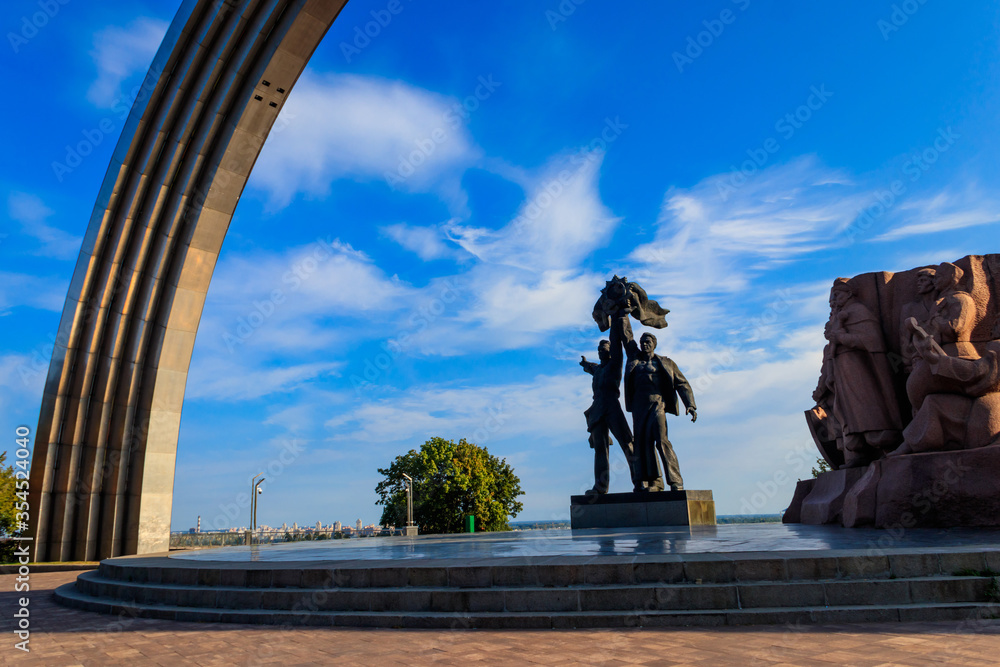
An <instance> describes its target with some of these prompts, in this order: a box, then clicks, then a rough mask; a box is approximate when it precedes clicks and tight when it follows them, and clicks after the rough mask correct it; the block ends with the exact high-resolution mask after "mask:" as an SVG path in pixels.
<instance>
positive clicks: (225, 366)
mask: <svg viewBox="0 0 1000 667" xmlns="http://www.w3.org/2000/svg"><path fill="white" fill-rule="evenodd" d="M343 366H344V363H343V362H329V363H311V364H298V365H293V366H285V365H282V366H277V367H271V368H244V367H240V366H239V365H238V364H235V363H233V362H231V361H229V360H227V359H225V358H220V359H217V360H214V361H206V362H202V363H200V364H196V365H195V366H194V367H193V368H192V371H191V375H190V377H189V379H188V384H187V391H186V393H185V395H186V397H187V398H193V399H203V400H211V401H226V402H231V401H247V400H253V399H257V398H261V397H263V396H269V395H271V394H276V393H283V392H290V391H293V390H295V389H298V388H299V387H301V386H302V385H304V384H306V383H308V382H310V381H312V380H316V379H318V378H320V377H322V376H324V375H330V374H335V373H336V372H337V371H338V370H340V369H341V368H343Z"/></svg>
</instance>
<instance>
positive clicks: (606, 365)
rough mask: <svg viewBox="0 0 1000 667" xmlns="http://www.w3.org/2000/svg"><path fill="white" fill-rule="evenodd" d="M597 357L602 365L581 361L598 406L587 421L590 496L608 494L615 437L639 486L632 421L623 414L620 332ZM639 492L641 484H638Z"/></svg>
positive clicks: (613, 333) (604, 343)
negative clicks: (591, 480) (591, 453)
mask: <svg viewBox="0 0 1000 667" xmlns="http://www.w3.org/2000/svg"><path fill="white" fill-rule="evenodd" d="M597 356H598V358H599V359H600V363H597V364H595V363H594V362H592V361H587V358H586V357H581V360H580V365H581V366H583V370H584V371H586V372H587V373H590V374H591V375H592V376H594V379H593V380H592V382H591V386H592V387H593V390H594V402H593V403H591V405H590V407H589V408H588V409H587V410H586V412H584V416H586V418H587V431H589V432H590V446H591V447H592V448H593V450H594V488H592V489H591V490H590V491H588V492H587V493H588V494H590V493H594V494H604V493H607V492H608V484H609V482H610V478H611V468H610V460H609V456H610V449H611V436H612V435H614V436H615V440H617V441H618V444H619V445H620V446H621V448H622V452H623V453H624V454H625V460H626V461H628V469H629V477H630V479H632V480H633V483H634V484H635V462H634V460H633V451H632V431H630V430H629V427H628V420H627V419H625V413H623V412H622V406H621V403H619V402H618V397H619V396H620V391H619V387H620V385H621V380H622V362H623V358H622V342H621V338H620V332H619V331H618V330H617V329H612V331H611V340H610V341H607V340H602V341H601V342H600V344H599V345H598V346H597ZM635 485H636V490H638V488H639V487H641V484H635Z"/></svg>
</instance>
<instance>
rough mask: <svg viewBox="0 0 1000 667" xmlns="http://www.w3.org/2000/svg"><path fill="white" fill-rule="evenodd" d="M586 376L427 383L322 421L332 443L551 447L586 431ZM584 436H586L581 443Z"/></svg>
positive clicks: (588, 400)
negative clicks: (433, 440)
mask: <svg viewBox="0 0 1000 667" xmlns="http://www.w3.org/2000/svg"><path fill="white" fill-rule="evenodd" d="M587 378H588V376H585V375H583V373H580V374H579V375H577V374H573V375H561V376H538V377H533V378H531V379H527V378H526V379H525V380H524V381H523V382H514V383H509V384H502V385H492V386H479V387H462V386H455V385H452V386H449V385H425V386H422V387H419V388H415V389H410V390H408V391H405V392H400V393H398V394H394V395H392V396H388V397H386V398H382V399H378V400H374V401H369V402H366V403H363V404H361V405H360V406H351V409H350V410H349V411H348V412H345V413H343V414H341V415H338V416H337V417H334V418H332V419H330V420H329V421H327V422H326V427H327V429H329V430H330V431H331V440H332V441H333V442H349V443H355V442H363V443H394V442H401V441H405V440H414V439H416V440H419V441H420V442H423V441H424V440H425V439H426V438H429V437H431V436H432V435H439V436H441V437H444V438H448V439H455V440H457V439H459V438H462V437H465V438H468V439H469V440H470V441H472V442H475V443H476V444H478V445H489V443H490V442H495V441H509V440H511V439H516V438H520V437H524V436H531V437H532V438H533V439H534V438H538V439H541V440H545V441H550V442H551V443H554V442H556V441H564V440H565V439H566V438H567V437H568V438H571V439H573V438H576V434H575V433H574V432H573V431H572V429H567V428H566V424H568V423H570V424H572V423H577V424H578V425H580V426H581V428H582V429H583V431H584V432H586V424H585V422H584V420H583V417H582V414H583V410H585V409H586V408H587V407H588V406H589V405H590V397H591V394H590V382H589V381H588V379H587ZM585 439H586V438H584V440H585Z"/></svg>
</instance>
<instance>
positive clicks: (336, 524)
mask: <svg viewBox="0 0 1000 667" xmlns="http://www.w3.org/2000/svg"><path fill="white" fill-rule="evenodd" d="M333 530H334V532H337V533H339V532H340V522H339V521H334V522H333Z"/></svg>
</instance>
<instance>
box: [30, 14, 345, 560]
mask: <svg viewBox="0 0 1000 667" xmlns="http://www.w3.org/2000/svg"><path fill="white" fill-rule="evenodd" d="M346 2H347V0H184V2H183V4H182V6H181V8H180V10H179V11H178V13H177V15H176V17H175V18H174V21H173V23H172V24H171V26H170V28H169V30H168V32H167V35H166V37H165V39H164V42H163V44H162V46H161V47H160V49H159V52H158V53H157V55H156V57H155V58H154V61H153V65H152V67H151V68H150V71H149V73H148V74H147V76H146V80H145V83H144V85H143V92H142V93H141V94H140V96H139V98H138V99H137V100H136V102H135V104H134V106H133V108H132V111H131V114H130V116H129V119H128V121H127V123H126V125H125V129H124V130H123V132H122V136H121V139H120V140H119V142H118V145H117V147H116V149H115V152H114V155H113V157H112V160H111V165H110V167H109V168H108V172H107V175H106V176H105V179H104V183H103V185H102V187H101V190H100V193H99V195H98V198H97V203H96V205H95V207H94V212H93V215H92V217H91V219H90V224H89V226H88V229H87V234H86V236H85V238H84V241H83V247H82V249H81V251H80V257H79V259H78V260H77V265H76V269H75V271H74V274H73V279H72V282H71V283H70V287H69V292H68V294H67V297H66V305H65V307H64V308H63V314H62V319H61V321H60V324H59V331H58V335H57V338H56V343H55V349H54V351H53V354H52V361H51V364H50V366H49V373H48V377H47V379H46V382H45V392H44V395H43V398H42V406H41V412H40V416H39V420H38V430H37V431H36V434H35V446H34V453H33V457H32V465H31V486H30V489H31V490H30V496H29V501H30V507H31V508H32V510H33V514H32V517H31V532H32V534H33V536H34V538H35V553H34V558H35V560H37V561H65V560H94V559H97V558H108V557H112V556H120V555H128V554H137V553H152V552H158V551H166V550H167V549H168V547H169V541H170V514H171V505H172V500H173V483H174V465H175V461H176V452H177V437H178V433H179V429H180V418H181V407H182V403H183V400H184V388H185V385H186V382H187V374H188V367H189V365H190V362H191V354H192V351H193V349H194V342H195V334H196V333H197V330H198V324H199V322H200V320H201V313H202V308H203V306H204V303H205V296H206V294H207V292H208V287H209V283H210V281H211V279H212V273H213V271H214V268H215V263H216V260H217V258H218V256H219V251H220V250H221V248H222V242H223V239H224V238H225V235H226V231H227V230H228V228H229V223H230V220H231V219H232V216H233V212H234V211H235V209H236V205H237V203H238V202H239V199H240V196H241V195H242V192H243V188H244V187H245V185H246V182H247V178H248V177H249V175H250V171H251V170H252V169H253V166H254V163H255V162H256V160H257V156H258V155H259V153H260V150H261V148H262V147H263V145H264V141H265V139H266V138H267V135H268V133H269V132H270V130H271V127H272V125H273V124H274V121H275V119H276V118H277V116H278V113H279V111H281V108H282V106H283V104H284V102H285V99H286V98H287V96H288V93H289V92H290V91H291V90H292V87H293V86H294V85H295V82H296V81H297V80H298V78H299V76H300V75H301V73H302V71H303V70H304V69H305V66H306V64H307V63H308V61H309V59H310V57H311V56H312V54H313V52H314V51H315V49H316V47H317V46H318V45H319V43H320V41H321V40H322V38H323V36H324V35H325V34H326V32H327V30H328V29H329V27H330V25H331V24H332V23H333V21H334V19H336V17H337V15H338V14H339V13H340V10H341V9H342V8H343V6H344V4H346Z"/></svg>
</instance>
